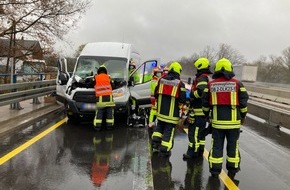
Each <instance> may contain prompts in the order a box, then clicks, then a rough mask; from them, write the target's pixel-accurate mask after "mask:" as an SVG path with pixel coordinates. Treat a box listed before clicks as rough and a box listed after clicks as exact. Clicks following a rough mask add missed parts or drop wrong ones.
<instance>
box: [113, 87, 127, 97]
mask: <svg viewBox="0 0 290 190" xmlns="http://www.w3.org/2000/svg"><path fill="white" fill-rule="evenodd" d="M124 93H125V87H122V88H118V89H115V90H113V97H120V96H124Z"/></svg>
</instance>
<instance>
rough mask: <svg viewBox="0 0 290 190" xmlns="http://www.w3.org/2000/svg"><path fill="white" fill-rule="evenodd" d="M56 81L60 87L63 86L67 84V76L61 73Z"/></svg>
mask: <svg viewBox="0 0 290 190" xmlns="http://www.w3.org/2000/svg"><path fill="white" fill-rule="evenodd" d="M58 80H59V81H60V84H61V85H65V84H66V83H67V82H68V76H67V75H66V73H63V72H61V73H60V74H59V76H58Z"/></svg>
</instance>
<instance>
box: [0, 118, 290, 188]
mask: <svg viewBox="0 0 290 190" xmlns="http://www.w3.org/2000/svg"><path fill="white" fill-rule="evenodd" d="M63 118H64V116H62V115H59V116H56V115H51V116H48V117H46V118H45V119H42V120H40V121H38V122H37V123H35V124H33V125H31V126H27V127H26V128H23V130H21V131H19V132H17V133H13V134H10V135H7V136H4V137H1V139H0V157H1V158H0V163H1V162H3V157H4V156H5V155H7V154H8V153H9V152H10V153H9V155H11V158H10V159H8V160H7V161H5V162H4V163H1V165H0V189H5V190H6V189H45V190H46V189H82V190H86V189H88V190H90V189H120V190H125V189H126V190H127V189H162V190H163V189H217V190H219V189H228V188H230V189H244V190H245V189H255V190H260V189H261V190H272V189H275V190H285V189H290V166H289V160H290V135H289V134H287V133H285V132H283V131H279V130H277V129H276V128H274V127H269V126H267V125H266V124H263V123H261V122H258V121H256V120H253V119H251V118H248V120H247V125H246V126H244V127H243V128H242V130H243V132H242V133H241V137H240V151H241V156H242V162H241V171H240V172H239V173H238V174H237V175H236V177H235V180H233V181H232V180H230V179H229V178H228V177H227V176H226V174H225V175H223V174H222V175H220V178H219V179H213V178H211V177H210V173H209V171H208V163H207V159H206V157H203V158H200V159H195V160H192V161H187V162H186V161H183V160H182V154H183V153H184V152H185V151H186V149H187V135H186V133H184V132H179V131H177V133H176V136H175V141H174V148H173V150H172V156H171V157H170V158H169V159H166V158H160V157H158V155H156V154H153V155H152V154H151V152H150V151H149V149H150V146H149V144H150V143H149V140H148V131H147V129H145V128H128V127H125V121H124V120H123V119H122V118H117V119H116V121H117V122H116V123H117V127H116V128H115V129H114V130H112V131H106V130H104V131H101V132H95V131H94V130H93V129H92V125H91V124H90V123H81V124H77V125H76V124H72V123H70V122H65V121H63V120H62V119H63ZM58 121H63V124H62V125H59V127H55V128H56V129H54V130H52V131H51V132H50V133H48V134H46V135H44V136H43V137H42V138H40V139H38V140H36V141H35V142H33V143H31V145H29V146H27V147H26V148H25V149H24V150H23V151H21V152H17V151H16V152H17V154H16V153H15V152H12V153H11V151H12V150H15V149H16V148H17V147H19V146H22V145H23V144H24V143H25V142H27V141H28V140H30V139H33V138H34V137H35V136H37V135H38V134H39V133H41V132H43V131H45V130H46V129H48V128H50V127H52V126H55V125H56V124H57V122H58ZM206 149H207V150H210V136H208V138H207V144H206ZM224 165H225V164H224ZM224 172H225V173H226V172H227V171H226V170H224ZM226 184H227V185H226ZM228 184H232V185H231V186H228Z"/></svg>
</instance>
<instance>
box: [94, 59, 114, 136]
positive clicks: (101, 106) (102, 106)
mask: <svg viewBox="0 0 290 190" xmlns="http://www.w3.org/2000/svg"><path fill="white" fill-rule="evenodd" d="M95 94H96V99H97V103H96V115H95V119H94V129H95V130H97V131H99V130H100V129H101V127H102V121H103V117H105V118H104V119H105V121H106V127H107V129H112V127H113V126H114V106H115V103H114V100H113V95H112V85H111V80H110V77H109V75H108V73H107V69H106V67H105V66H104V65H101V66H100V67H99V69H98V72H97V75H95Z"/></svg>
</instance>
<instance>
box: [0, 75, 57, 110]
mask: <svg viewBox="0 0 290 190" xmlns="http://www.w3.org/2000/svg"><path fill="white" fill-rule="evenodd" d="M55 90H56V82H55V80H46V81H35V82H23V83H14V84H3V85H0V106H4V105H8V104H13V103H19V102H21V101H24V100H28V99H34V98H38V97H40V96H44V95H48V94H52V93H54V92H55Z"/></svg>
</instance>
